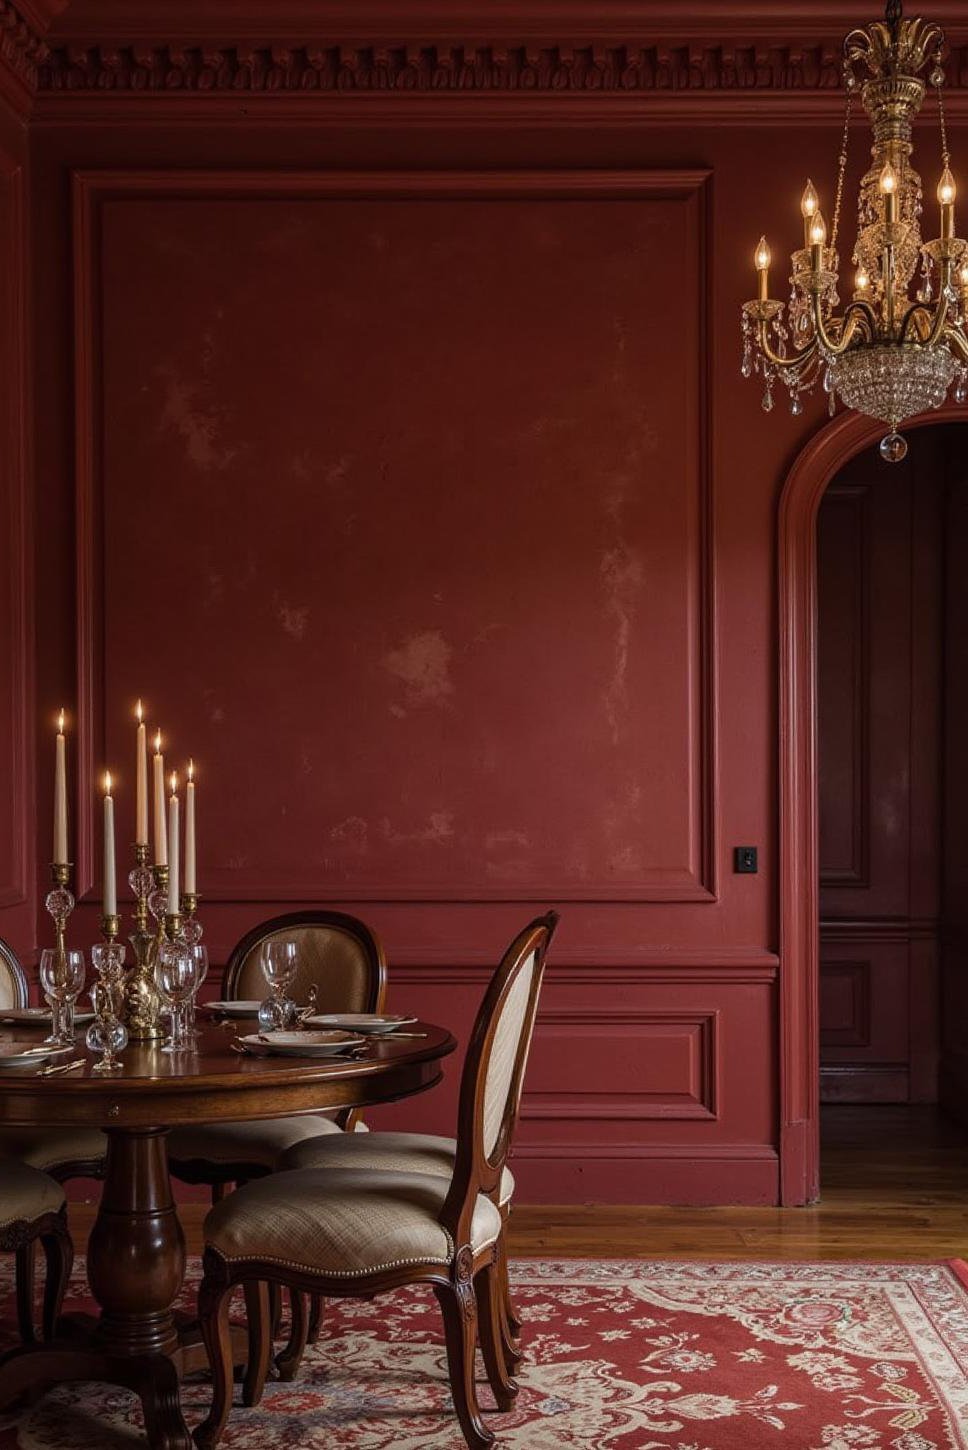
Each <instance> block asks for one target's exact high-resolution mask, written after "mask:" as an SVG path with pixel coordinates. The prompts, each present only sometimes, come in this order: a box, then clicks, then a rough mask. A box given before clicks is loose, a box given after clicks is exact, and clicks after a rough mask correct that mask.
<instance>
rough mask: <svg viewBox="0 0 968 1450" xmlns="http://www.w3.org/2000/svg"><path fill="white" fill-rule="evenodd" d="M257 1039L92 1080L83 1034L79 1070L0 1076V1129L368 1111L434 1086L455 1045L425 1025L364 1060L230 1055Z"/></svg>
mask: <svg viewBox="0 0 968 1450" xmlns="http://www.w3.org/2000/svg"><path fill="white" fill-rule="evenodd" d="M257 1030H258V1028H257V1025H256V1024H255V1022H246V1021H244V1020H243V1021H238V1022H233V1023H232V1024H231V1025H229V1024H225V1025H212V1026H200V1029H199V1041H198V1045H197V1049H196V1050H195V1051H194V1052H184V1053H179V1054H174V1053H167V1052H163V1051H162V1050H161V1045H160V1044H158V1045H155V1044H153V1043H132V1044H130V1045H129V1046H128V1047H127V1048H126V1049H125V1051H124V1053H123V1054H122V1057H121V1062H122V1066H121V1068H120V1070H119V1071H117V1072H113V1073H95V1072H93V1071H92V1068H93V1066H94V1063H95V1061H96V1059H95V1057H94V1056H93V1055H92V1054H90V1053H88V1052H87V1050H86V1048H85V1047H84V1046H83V1040H84V1039H83V1032H79V1033H78V1048H77V1053H76V1055H77V1056H82V1057H84V1058H86V1059H87V1060H86V1062H85V1064H84V1066H83V1067H78V1068H75V1069H74V1070H73V1071H72V1072H67V1073H56V1074H54V1075H53V1076H50V1077H44V1076H42V1074H41V1073H40V1071H39V1070H38V1069H37V1068H35V1067H8V1068H4V1069H0V1123H6V1124H8V1125H15V1124H16V1125H21V1126H26V1125H33V1124H37V1125H40V1124H46V1125H49V1126H53V1125H69V1124H75V1123H77V1124H80V1123H83V1124H85V1125H87V1126H92V1125H97V1124H100V1125H102V1126H104V1127H110V1126H123V1125H132V1126H139V1125H140V1126H144V1125H148V1124H153V1125H157V1126H175V1125H177V1124H180V1123H184V1122H195V1123H197V1122H205V1121H209V1122H214V1121H218V1120H220V1119H235V1120H239V1119H247V1118H264V1117H275V1116H278V1115H281V1114H287V1113H300V1112H307V1111H313V1112H320V1111H323V1110H330V1109H334V1108H343V1107H365V1106H367V1105H368V1104H373V1103H378V1102H387V1101H390V1100H392V1099H394V1098H398V1097H407V1096H409V1095H410V1094H411V1093H416V1092H422V1091H424V1090H425V1089H426V1088H428V1087H431V1086H432V1085H433V1083H434V1082H435V1081H436V1080H437V1079H438V1078H439V1077H440V1076H441V1069H440V1065H439V1064H440V1059H441V1058H443V1057H446V1056H447V1055H448V1054H449V1053H451V1052H453V1051H454V1048H455V1047H456V1045H457V1044H456V1042H455V1040H454V1038H453V1036H452V1035H451V1034H450V1033H449V1032H448V1031H447V1030H446V1028H443V1027H435V1026H434V1025H433V1024H431V1023H427V1022H420V1023H413V1024H408V1027H407V1031H408V1032H409V1033H414V1034H416V1033H420V1034H426V1036H421V1037H419V1038H415V1037H406V1038H404V1037H401V1038H398V1039H395V1038H394V1037H393V1035H392V1034H391V1035H389V1036H384V1037H379V1038H378V1037H368V1038H367V1039H366V1048H365V1053H364V1055H362V1056H339V1057H327V1058H311V1057H281V1056H264V1057H254V1056H248V1055H244V1054H242V1053H239V1052H237V1051H235V1050H233V1048H232V1045H231V1044H232V1043H233V1042H234V1041H235V1039H236V1035H240V1036H244V1035H246V1034H247V1033H249V1032H255V1031H257ZM0 1040H5V1041H10V1040H17V1041H22V1042H24V1044H25V1045H30V1044H31V1042H33V1043H36V1041H37V1034H36V1033H33V1032H31V1031H30V1030H29V1029H28V1030H24V1029H23V1028H22V1027H17V1028H15V1029H10V1030H7V1031H5V1032H3V1033H0ZM64 1060H65V1061H67V1060H68V1059H67V1058H66V1057H65V1059H64Z"/></svg>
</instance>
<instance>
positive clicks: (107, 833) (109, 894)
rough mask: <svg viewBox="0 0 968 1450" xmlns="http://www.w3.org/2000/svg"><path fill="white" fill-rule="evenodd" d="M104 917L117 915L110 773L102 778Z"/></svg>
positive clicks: (112, 799)
mask: <svg viewBox="0 0 968 1450" xmlns="http://www.w3.org/2000/svg"><path fill="white" fill-rule="evenodd" d="M102 891H103V895H104V915H105V916H117V914H118V880H117V866H116V864H115V851H114V798H113V796H112V795H111V772H110V771H108V772H107V773H106V774H105V777H104V880H103V885H102Z"/></svg>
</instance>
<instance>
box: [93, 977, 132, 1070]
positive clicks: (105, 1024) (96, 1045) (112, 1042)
mask: <svg viewBox="0 0 968 1450" xmlns="http://www.w3.org/2000/svg"><path fill="white" fill-rule="evenodd" d="M91 1006H92V1007H93V1008H94V1012H95V1017H94V1021H93V1022H92V1023H91V1025H90V1027H89V1028H88V1029H87V1036H86V1038H85V1041H86V1043H87V1046H88V1049H89V1051H91V1052H100V1053H102V1054H103V1055H102V1057H101V1060H100V1062H96V1063H95V1064H94V1066H93V1067H92V1068H91V1071H92V1072H116V1071H117V1070H118V1068H120V1067H121V1063H120V1061H119V1060H118V1056H117V1054H118V1053H119V1052H123V1051H124V1049H125V1048H126V1047H127V1045H128V1030H127V1028H126V1027H125V1025H124V1023H123V1022H119V1021H118V1017H117V1012H116V1010H115V995H114V991H113V989H112V988H111V987H108V986H105V985H104V984H103V983H101V982H97V983H95V985H94V986H93V987H92V988H91Z"/></svg>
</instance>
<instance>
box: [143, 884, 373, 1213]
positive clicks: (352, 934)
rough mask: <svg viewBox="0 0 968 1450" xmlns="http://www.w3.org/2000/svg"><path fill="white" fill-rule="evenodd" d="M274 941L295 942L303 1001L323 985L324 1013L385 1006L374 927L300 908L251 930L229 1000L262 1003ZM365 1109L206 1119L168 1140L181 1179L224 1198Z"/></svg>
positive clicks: (233, 962) (232, 969)
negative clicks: (265, 961) (267, 949)
mask: <svg viewBox="0 0 968 1450" xmlns="http://www.w3.org/2000/svg"><path fill="white" fill-rule="evenodd" d="M269 941H291V942H293V943H294V944H295V946H296V954H297V959H298V967H297V971H296V977H295V980H294V982H293V984H292V987H291V989H290V990H291V994H292V996H293V998H294V999H295V1000H296V1001H304V1000H305V999H306V997H308V995H309V991H310V988H312V987H315V989H316V1004H317V1008H318V1010H319V1011H320V1012H380V1011H382V1010H383V1003H384V999H385V997H386V980H387V971H386V959H385V957H384V955H383V948H382V946H381V945H380V942H379V940H378V939H377V937H376V935H375V933H374V932H372V931H371V930H370V928H369V927H368V926H366V925H365V924H364V923H363V922H362V921H358V920H357V918H356V917H354V916H347V915H345V914H344V913H343V912H340V911H297V912H292V913H290V914H289V915H286V916H275V917H273V918H272V919H271V920H269V921H264V922H262V923H260V925H259V926H256V927H253V928H252V930H251V931H249V932H247V933H246V935H245V936H244V937H243V938H242V940H241V941H240V942H239V943H238V945H237V946H236V947H234V948H233V950H232V952H231V954H230V956H229V959H228V963H227V965H226V968H225V979H224V986H223V989H222V990H223V993H224V996H225V999H226V1000H227V1001H238V1000H241V1001H247V1000H252V1001H255V1000H257V999H261V998H264V997H265V996H266V995H267V992H268V988H267V986H266V981H265V977H264V976H263V973H262V950H263V947H264V946H265V944H266V943H267V942H269ZM357 1118H358V1114H357V1112H356V1110H355V1109H353V1108H346V1109H342V1110H341V1111H340V1112H339V1113H337V1114H336V1115H335V1116H334V1117H333V1118H330V1117H325V1116H323V1115H321V1114H302V1115H300V1116H297V1117H287V1118H264V1119H259V1120H257V1121H256V1122H251V1123H199V1124H197V1125H194V1124H193V1125H192V1126H190V1127H183V1128H177V1129H175V1131H174V1132H172V1133H171V1134H170V1136H169V1139H168V1161H169V1165H170V1168H171V1172H172V1174H173V1176H174V1177H175V1178H179V1179H181V1180H182V1182H183V1183H202V1184H206V1185H208V1186H209V1187H210V1188H211V1189H212V1197H213V1200H214V1201H217V1200H218V1199H219V1198H220V1197H221V1196H222V1194H223V1193H224V1191H225V1188H226V1187H227V1186H228V1185H229V1184H236V1183H248V1182H249V1181H250V1179H253V1178H260V1177H262V1176H263V1175H264V1174H266V1173H272V1172H274V1170H275V1169H276V1168H277V1167H278V1163H279V1159H280V1157H281V1156H282V1154H283V1153H284V1152H285V1151H286V1149H287V1148H290V1147H292V1146H293V1144H295V1143H298V1142H299V1141H300V1140H301V1139H302V1138H307V1137H316V1136H317V1135H319V1134H322V1133H333V1134H336V1133H338V1132H340V1131H341V1130H344V1129H345V1130H352V1129H353V1128H355V1127H356V1125H357Z"/></svg>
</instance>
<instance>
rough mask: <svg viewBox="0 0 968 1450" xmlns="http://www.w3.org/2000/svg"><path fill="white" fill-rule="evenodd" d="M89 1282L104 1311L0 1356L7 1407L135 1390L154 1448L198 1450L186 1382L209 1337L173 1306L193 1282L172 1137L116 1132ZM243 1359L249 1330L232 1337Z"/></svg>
mask: <svg viewBox="0 0 968 1450" xmlns="http://www.w3.org/2000/svg"><path fill="white" fill-rule="evenodd" d="M87 1276H88V1282H89V1283H90V1286H91V1292H92V1293H93V1295H94V1298H95V1299H96V1300H97V1302H98V1304H99V1306H100V1309H101V1313H100V1317H98V1318H95V1317H93V1316H92V1315H87V1314H68V1315H65V1316H64V1318H63V1319H62V1320H61V1322H60V1324H59V1326H58V1334H57V1338H56V1339H55V1340H54V1341H53V1342H52V1343H49V1344H38V1345H27V1346H24V1347H22V1348H19V1349H13V1350H10V1351H9V1352H8V1353H7V1354H5V1355H3V1356H2V1357H0V1408H4V1407H6V1406H8V1405H10V1404H11V1403H13V1402H14V1401H15V1400H18V1399H20V1398H21V1397H22V1396H23V1395H26V1394H28V1393H29V1394H30V1396H31V1398H36V1392H37V1390H38V1389H43V1388H49V1387H50V1386H52V1385H54V1384H58V1383H61V1384H62V1383H66V1382H69V1381H76V1380H92V1381H96V1382H97V1383H100V1384H114V1385H120V1386H122V1387H123V1388H124V1389H128V1390H132V1391H133V1392H134V1393H135V1394H136V1395H137V1396H138V1397H139V1399H140V1400H141V1404H142V1407H143V1409H144V1417H145V1429H146V1431H147V1436H148V1444H149V1445H150V1446H151V1450H192V1437H191V1435H190V1434H189V1431H188V1427H187V1426H186V1424H185V1421H184V1418H183V1416H182V1412H181V1405H180V1395H179V1388H180V1385H181V1381H182V1378H183V1377H184V1376H185V1375H187V1374H192V1373H194V1372H195V1371H197V1370H201V1369H207V1367H208V1357H207V1355H206V1353H205V1346H204V1344H203V1343H202V1340H201V1336H200V1334H199V1333H198V1332H197V1330H196V1329H195V1328H194V1326H193V1325H192V1324H191V1323H190V1322H189V1321H188V1319H187V1318H186V1316H184V1315H176V1314H175V1312H174V1310H173V1308H172V1306H173V1304H174V1301H175V1299H176V1297H177V1295H178V1293H179V1291H180V1290H181V1287H182V1282H183V1280H184V1276H185V1238H184V1234H183V1233H182V1227H181V1224H180V1223H179V1221H178V1215H177V1213H176V1210H175V1204H174V1200H173V1197H172V1192H171V1181H170V1179H169V1176H168V1159H167V1154H166V1149H165V1131H164V1129H161V1128H112V1129H109V1131H108V1162H107V1172H106V1175H105V1182H104V1192H103V1194H102V1197H101V1205H100V1208H99V1209H98V1215H97V1219H96V1221H95V1224H94V1228H93V1229H92V1231H91V1237H90V1242H89V1244H88V1259H87ZM233 1340H234V1342H235V1346H236V1352H237V1357H238V1359H239V1361H240V1362H241V1361H244V1358H245V1354H246V1343H245V1336H244V1332H242V1331H238V1333H237V1335H235V1334H234V1335H233Z"/></svg>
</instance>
